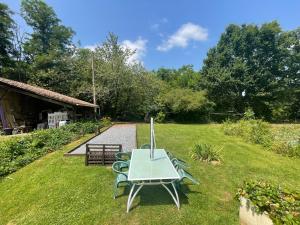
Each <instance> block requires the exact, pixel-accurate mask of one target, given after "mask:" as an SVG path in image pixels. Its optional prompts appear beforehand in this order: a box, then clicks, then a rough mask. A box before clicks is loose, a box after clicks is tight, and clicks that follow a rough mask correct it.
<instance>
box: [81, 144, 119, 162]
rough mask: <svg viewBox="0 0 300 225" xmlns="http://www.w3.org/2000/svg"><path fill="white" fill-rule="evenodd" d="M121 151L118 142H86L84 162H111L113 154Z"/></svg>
mask: <svg viewBox="0 0 300 225" xmlns="http://www.w3.org/2000/svg"><path fill="white" fill-rule="evenodd" d="M121 151H122V145H120V144H86V154H85V164H86V165H90V164H102V165H105V164H112V163H113V162H115V161H116V157H115V154H116V153H118V152H121Z"/></svg>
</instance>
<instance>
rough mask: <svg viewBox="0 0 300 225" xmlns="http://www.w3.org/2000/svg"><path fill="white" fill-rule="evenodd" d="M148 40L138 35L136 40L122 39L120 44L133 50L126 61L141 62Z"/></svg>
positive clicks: (131, 62)
mask: <svg viewBox="0 0 300 225" xmlns="http://www.w3.org/2000/svg"><path fill="white" fill-rule="evenodd" d="M147 42H148V40H146V39H142V38H141V37H139V38H138V39H137V40H136V41H130V40H124V41H123V42H122V44H121V45H122V46H123V47H124V48H127V49H129V50H131V51H133V52H134V53H133V55H132V56H131V57H130V58H129V59H128V63H130V64H133V63H142V64H143V61H142V59H143V57H144V56H145V55H146V50H147V47H146V44H147Z"/></svg>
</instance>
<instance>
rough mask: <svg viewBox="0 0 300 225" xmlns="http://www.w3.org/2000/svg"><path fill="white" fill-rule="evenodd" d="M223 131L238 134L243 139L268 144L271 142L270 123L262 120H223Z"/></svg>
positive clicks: (228, 133)
mask: <svg viewBox="0 0 300 225" xmlns="http://www.w3.org/2000/svg"><path fill="white" fill-rule="evenodd" d="M223 131H224V134H226V135H232V136H239V137H242V138H243V139H244V140H246V141H248V142H251V143H254V144H262V145H264V146H269V145H270V144H271V142H272V134H271V128H270V124H269V123H267V122H264V121H262V120H254V119H249V120H245V119H242V120H239V121H238V122H237V123H233V122H231V121H225V122H224V123H223Z"/></svg>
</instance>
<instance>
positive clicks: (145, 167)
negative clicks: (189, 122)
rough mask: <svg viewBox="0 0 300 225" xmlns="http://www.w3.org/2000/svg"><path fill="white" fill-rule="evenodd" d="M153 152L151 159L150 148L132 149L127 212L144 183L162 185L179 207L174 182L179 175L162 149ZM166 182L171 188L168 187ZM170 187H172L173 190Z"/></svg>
mask: <svg viewBox="0 0 300 225" xmlns="http://www.w3.org/2000/svg"><path fill="white" fill-rule="evenodd" d="M153 152H154V155H153V158H152V159H151V157H150V149H133V150H132V155H131V160H130V166H129V171H128V180H129V181H131V182H132V183H133V185H132V187H131V190H130V193H129V197H128V201H127V212H129V210H130V207H131V205H132V202H133V200H134V198H135V197H136V195H137V194H138V192H139V191H140V190H141V189H142V187H143V186H145V185H162V186H163V187H164V188H165V189H166V190H167V191H168V193H169V194H170V195H171V197H172V198H173V200H174V202H175V204H176V206H177V208H178V209H179V207H180V203H179V197H178V193H177V190H176V187H175V184H174V183H175V181H176V180H179V179H180V176H179V174H178V172H177V170H176V169H175V167H174V165H173V164H172V162H171V160H170V158H169V157H168V155H167V153H166V151H165V150H164V149H154V151H153ZM168 184H170V185H171V187H172V188H169V187H168ZM170 189H173V192H172V190H170Z"/></svg>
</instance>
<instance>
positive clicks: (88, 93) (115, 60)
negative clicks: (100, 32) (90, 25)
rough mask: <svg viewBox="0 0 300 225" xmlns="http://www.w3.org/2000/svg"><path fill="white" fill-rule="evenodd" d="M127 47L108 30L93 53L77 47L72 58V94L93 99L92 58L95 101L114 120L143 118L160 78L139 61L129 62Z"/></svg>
mask: <svg viewBox="0 0 300 225" xmlns="http://www.w3.org/2000/svg"><path fill="white" fill-rule="evenodd" d="M132 54H133V52H132V51H130V50H129V49H126V48H124V47H123V46H122V45H120V44H119V43H118V37H117V36H116V35H114V34H113V33H110V34H109V35H108V37H107V39H106V41H104V42H103V43H102V45H101V46H98V47H97V48H96V49H95V50H94V51H93V52H92V51H91V50H89V49H78V51H77V52H76V54H75V56H74V57H73V64H72V74H73V77H75V78H76V79H75V82H74V83H73V89H74V92H73V95H74V96H76V97H80V98H82V99H85V100H88V101H92V88H91V85H92V80H91V77H92V76H91V74H92V71H91V60H92V55H93V58H94V68H95V87H96V99H97V104H98V105H99V106H100V108H101V112H102V113H103V114H106V115H109V116H112V117H113V118H117V119H123V120H128V119H142V118H143V117H144V116H145V115H146V114H147V113H149V112H150V111H154V110H155V104H154V101H153V99H154V98H155V96H156V95H158V93H159V90H160V86H161V81H160V80H158V79H157V78H156V77H155V76H154V75H153V74H151V73H149V72H147V71H146V70H145V69H144V68H143V67H141V65H139V64H131V63H128V62H129V58H130V56H131V55H132Z"/></svg>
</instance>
